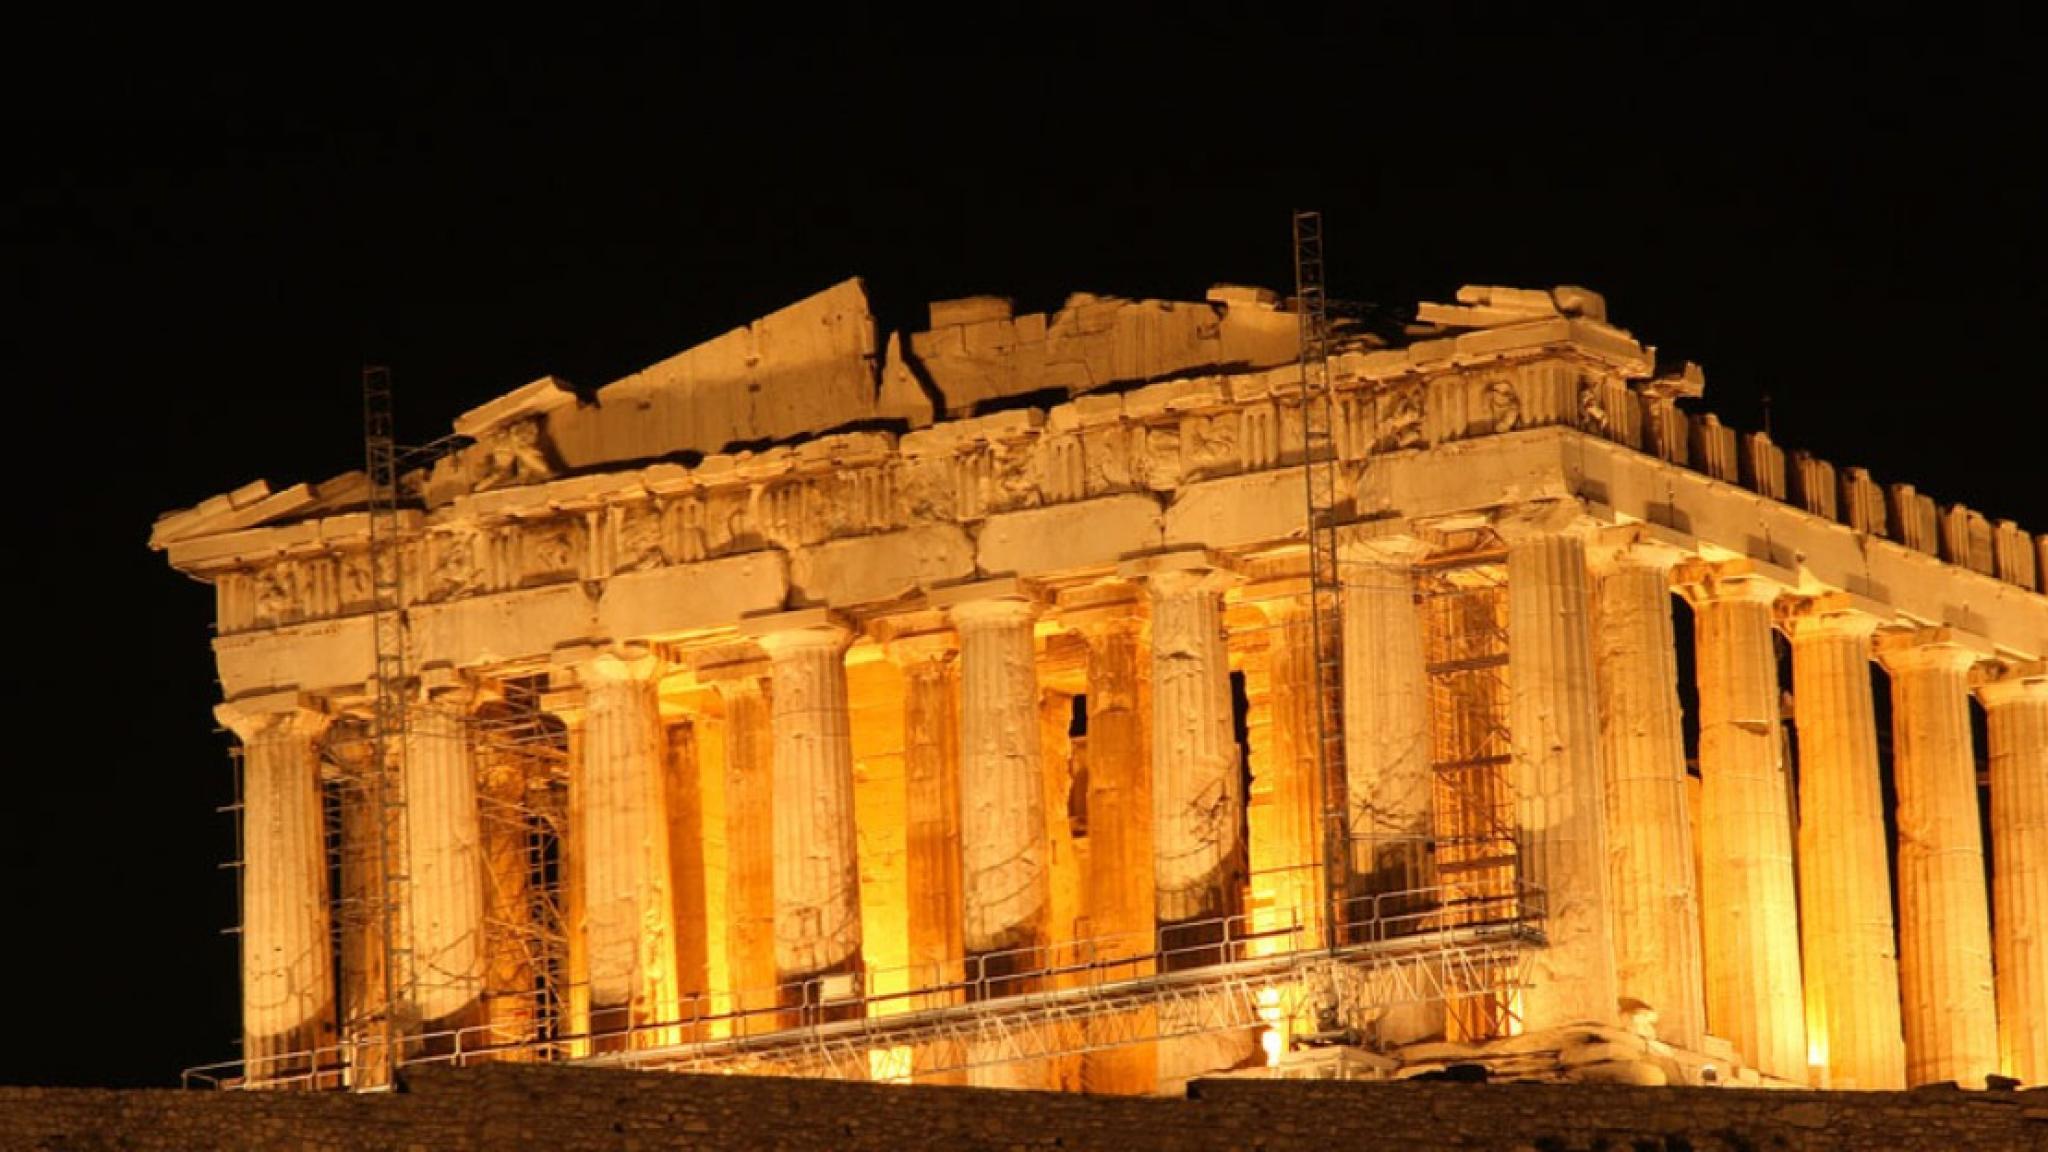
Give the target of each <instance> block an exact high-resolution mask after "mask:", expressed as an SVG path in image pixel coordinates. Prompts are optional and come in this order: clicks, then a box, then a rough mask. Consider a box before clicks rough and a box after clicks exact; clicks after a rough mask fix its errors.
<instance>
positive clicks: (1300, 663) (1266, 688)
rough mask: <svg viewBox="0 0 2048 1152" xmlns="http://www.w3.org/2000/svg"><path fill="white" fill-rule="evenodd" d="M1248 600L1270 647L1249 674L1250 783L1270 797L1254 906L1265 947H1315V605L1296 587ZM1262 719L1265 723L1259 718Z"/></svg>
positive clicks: (1319, 854) (1257, 845)
mask: <svg viewBox="0 0 2048 1152" xmlns="http://www.w3.org/2000/svg"><path fill="white" fill-rule="evenodd" d="M1246 600H1247V602H1248V603H1250V604H1252V605H1253V606H1255V607H1256V608H1257V609H1258V610H1259V612H1260V614H1261V615H1263V616H1264V617H1265V622H1266V626H1265V628H1264V629H1263V631H1264V632H1265V641H1266V643H1265V651H1264V652H1263V653H1261V654H1258V658H1255V659H1253V660H1252V661H1250V662H1249V666H1248V667H1247V669H1246V672H1245V695H1246V697H1247V698H1248V701H1249V703H1250V704H1251V712H1252V719H1250V720H1248V722H1247V726H1248V728H1249V729H1250V733H1249V737H1250V738H1249V740H1248V743H1249V744H1250V746H1251V756H1252V781H1253V784H1254V786H1255V788H1256V790H1257V792H1258V793H1259V794H1260V795H1261V796H1262V797H1263V800H1261V801H1260V802H1258V803H1257V804H1255V805H1254V808H1253V813H1252V836H1251V843H1250V844H1249V845H1247V848H1248V850H1249V852H1250V866H1251V871H1252V875H1253V876H1255V877H1256V876H1261V875H1263V876H1265V877H1266V878H1267V879H1266V880H1265V881H1264V883H1265V884H1266V885H1267V886H1269V887H1270V893H1269V896H1270V899H1269V900H1268V901H1267V902H1266V903H1265V904H1264V906H1262V907H1259V908H1256V909H1254V912H1255V915H1256V916H1257V919H1256V920H1255V921H1254V924H1253V927H1254V928H1255V929H1257V930H1258V931H1259V932H1261V933H1273V934H1274V935H1272V936H1271V937H1270V938H1269V939H1267V940H1265V941H1262V943H1263V944H1265V945H1266V950H1267V951H1275V952H1280V951H1289V950H1293V949H1306V948H1315V947H1318V946H1320V945H1321V944H1322V942H1323V912H1324V908H1323V904H1324V898H1323V897H1324V892H1323V886H1322V875H1323V869H1322V863H1323V838H1322V835H1321V833H1320V831H1319V830H1320V828H1321V826H1322V819H1321V816H1322V807H1323V806H1322V799H1323V797H1322V793H1321V792H1320V791H1319V790H1318V786H1319V784H1320V783H1321V779H1322V778H1321V775H1320V773H1319V772H1318V771H1317V765H1316V755H1317V748H1316V707H1317V705H1318V703H1319V701H1318V692H1319V687H1318V684H1317V679H1316V652H1315V640H1314V637H1313V635H1312V632H1313V630H1312V629H1311V627H1310V620H1309V604H1308V602H1307V601H1306V600H1305V599H1304V598H1303V597H1302V595H1301V589H1300V588H1299V586H1298V584H1297V586H1294V587H1289V586H1285V585H1283V586H1280V587H1277V588H1268V589H1265V590H1261V591H1255V592H1252V593H1251V594H1249V595H1247V597H1246ZM1262 697H1263V700H1262V699H1261V698H1262ZM1262 704H1263V707H1261V705H1262ZM1261 713H1263V719H1264V720H1265V723H1263V724H1259V723H1257V722H1256V721H1257V719H1258V718H1259V717H1260V714H1261ZM1281 933H1285V935H1280V934H1281Z"/></svg>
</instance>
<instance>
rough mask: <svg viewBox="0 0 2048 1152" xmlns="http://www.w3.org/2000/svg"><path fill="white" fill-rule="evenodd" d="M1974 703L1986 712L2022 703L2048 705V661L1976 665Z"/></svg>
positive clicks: (2013, 661) (1996, 662)
mask: <svg viewBox="0 0 2048 1152" xmlns="http://www.w3.org/2000/svg"><path fill="white" fill-rule="evenodd" d="M1975 679H1976V683H1975V688H1976V691H1977V699H1979V700H1982V701H1983V702H1984V707H1985V708H1987V709H1991V708H1998V707H2002V706H2004V705H2007V704H2016V703H2019V702H2020V701H2023V700H2031V701H2035V702H2048V660H2001V661H1993V662H1989V663H1985V664H1980V665H1978V667H1977V669H1976V676H1975Z"/></svg>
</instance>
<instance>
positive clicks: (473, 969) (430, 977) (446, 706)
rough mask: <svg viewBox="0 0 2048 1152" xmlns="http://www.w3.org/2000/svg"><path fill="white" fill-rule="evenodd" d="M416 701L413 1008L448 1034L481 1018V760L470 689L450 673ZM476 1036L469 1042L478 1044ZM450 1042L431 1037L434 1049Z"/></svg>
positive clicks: (412, 718) (410, 780) (408, 838)
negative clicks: (474, 740) (475, 748)
mask: <svg viewBox="0 0 2048 1152" xmlns="http://www.w3.org/2000/svg"><path fill="white" fill-rule="evenodd" d="M438 679H439V680H440V681H441V682H442V683H443V685H444V686H441V687H438V688H436V689H434V690H430V691H428V692H426V693H425V694H424V696H423V697H422V698H421V699H420V700H418V701H416V702H415V703H414V704H413V706H412V708H411V709H410V715H409V716H408V717H407V723H406V741H405V774H404V778H405V842H406V861H405V862H406V868H407V875H408V876H409V877H410V884H409V888H410V891H409V893H408V902H409V903H410V905H411V915H410V917H409V919H410V923H411V928H412V938H411V941H410V946H411V949H412V972H411V979H412V989H413V1009H414V1011H415V1012H416V1013H417V1014H418V1017H419V1028H420V1030H421V1031H422V1032H425V1033H428V1034H429V1035H430V1037H431V1036H432V1034H434V1033H446V1032H451V1031H459V1030H461V1029H465V1028H470V1027H473V1026H475V1025H477V1024H479V1023H481V1022H482V1021H481V1019H480V1016H481V1012H480V1008H481V1004H482V999H483V984H484V878H483V870H482V863H483V845H482V841H483V836H482V829H481V824H480V822H479V820H478V808H477V789H476V778H477V772H476V759H475V757H474V756H473V755H472V754H471V749H470V742H469V729H468V725H467V723H466V720H467V711H468V703H469V699H470V693H469V692H468V691H467V690H466V689H464V688H462V687H461V686H460V685H457V684H455V683H454V682H453V677H452V676H450V675H448V674H446V673H443V674H442V675H441V676H440V677H438ZM476 1039H477V1038H475V1037H465V1038H464V1041H463V1042H464V1044H465V1045H467V1046H474V1044H475V1042H476ZM451 1046H452V1041H451V1040H449V1039H446V1038H440V1037H434V1038H430V1039H429V1041H428V1051H430V1052H433V1051H439V1050H442V1049H444V1048H449V1047H451Z"/></svg>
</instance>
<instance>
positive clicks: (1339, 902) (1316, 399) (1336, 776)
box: [1294, 211, 1351, 951]
mask: <svg viewBox="0 0 2048 1152" xmlns="http://www.w3.org/2000/svg"><path fill="white" fill-rule="evenodd" d="M1294 295H1295V310H1296V317H1297V321H1298V324H1299V332H1300V344H1301V347H1300V354H1301V355H1300V361H1301V433H1302V435H1301V439H1302V450H1301V471H1302V479H1303V483H1304V488H1305V493H1304V494H1305V495H1306V497H1307V511H1308V518H1307V531H1308V572H1309V614H1308V616H1309V643H1310V647H1311V650H1312V651H1313V652H1314V654H1315V737H1314V738H1315V753H1316V778H1317V793H1318V794H1319V796H1320V797H1321V800H1322V809H1323V820H1322V823H1323V836H1322V841H1323V887H1324V893H1325V894H1324V904H1325V907H1326V909H1327V911H1328V914H1327V915H1325V916H1324V917H1323V923H1324V925H1325V931H1324V936H1325V941H1324V942H1325V944H1326V945H1327V946H1328V947H1329V948H1330V949H1332V950H1333V951H1334V950H1335V949H1337V948H1338V947H1339V946H1340V945H1341V944H1342V943H1343V941H1342V940H1341V939H1340V938H1339V936H1338V934H1337V932H1338V928H1337V925H1338V923H1339V921H1340V920H1342V919H1343V917H1342V916H1341V914H1340V913H1341V911H1342V909H1343V907H1344V903H1345V901H1346V900H1348V899H1350V897H1351V890H1350V889H1351V882H1350V872H1351V830H1350V829H1351V821H1350V800H1349V797H1348V795H1347V793H1346V791H1345V783H1344V635H1343V623H1342V612H1343V604H1342V600H1343V585H1342V580H1341V576H1340V571H1339V567H1338V558H1337V503H1338V498H1337V490H1338V484H1337V478H1338V469H1339V467H1340V460H1339V453H1338V444H1337V436H1336V423H1337V420H1336V416H1337V401H1336V396H1335V395H1334V392H1335V385H1334V383H1333V381H1332V380H1331V377H1330V308H1329V303H1330V302H1329V297H1328V293H1327V291H1326V288H1325V285H1324V283H1323V214H1322V213H1321V212H1316V211H1297V212H1296V213H1295V214H1294Z"/></svg>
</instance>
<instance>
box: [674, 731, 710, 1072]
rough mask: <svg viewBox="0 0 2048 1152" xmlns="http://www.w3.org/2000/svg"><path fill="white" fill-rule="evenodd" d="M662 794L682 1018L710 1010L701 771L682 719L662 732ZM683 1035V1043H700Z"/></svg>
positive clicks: (694, 745) (692, 1036) (690, 733)
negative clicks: (707, 998)
mask: <svg viewBox="0 0 2048 1152" xmlns="http://www.w3.org/2000/svg"><path fill="white" fill-rule="evenodd" d="M666 745H667V748H666V751H667V755H666V756H664V757H663V760H662V767H663V770H664V779H663V792H664V794H665V795H666V797H667V800H668V864H669V899H670V901H671V902H672V904H673V905H674V913H673V915H674V917H675V925H676V986H677V988H678V990H679V991H680V993H681V996H682V1006H683V1015H684V1016H690V1015H693V1014H694V1015H703V1014H706V1013H708V1012H709V1011H710V1010H711V1006H710V1004H709V1003H708V1002H707V1001H706V1000H705V995H706V994H707V993H708V992H710V991H711V988H710V983H711V980H710V975H711V959H710V953H709V951H708V945H707V942H706V925H705V915H706V913H705V899H704V882H705V877H704V874H705V860H704V790H703V787H702V783H701V781H702V775H701V773H702V771H703V767H702V765H701V763H700V762H699V757H698V749H697V721H696V720H695V719H694V718H692V719H687V720H683V721H681V722H679V723H674V724H670V725H668V726H667V730H666ZM700 1038H701V1037H698V1036H696V1035H695V1034H694V1033H691V1032H689V1031H687V1030H686V1031H685V1032H684V1033H683V1035H682V1039H684V1040H693V1039H700Z"/></svg>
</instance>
